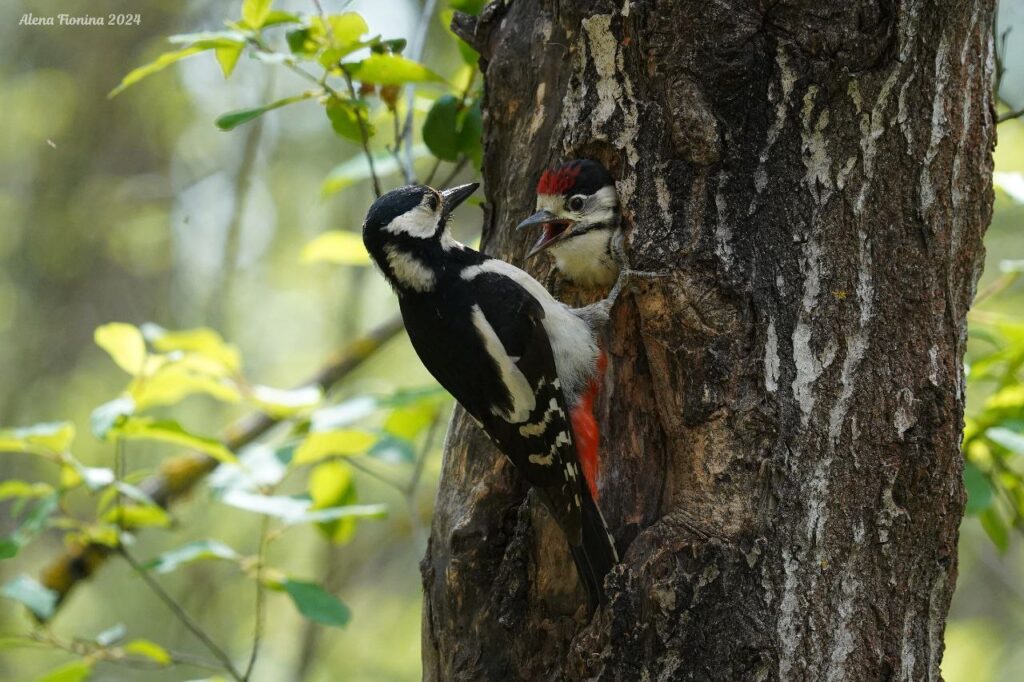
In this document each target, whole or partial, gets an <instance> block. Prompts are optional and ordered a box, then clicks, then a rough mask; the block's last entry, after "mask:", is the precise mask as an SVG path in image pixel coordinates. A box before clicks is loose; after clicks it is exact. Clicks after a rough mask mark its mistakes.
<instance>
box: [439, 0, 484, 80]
mask: <svg viewBox="0 0 1024 682" xmlns="http://www.w3.org/2000/svg"><path fill="white" fill-rule="evenodd" d="M456 9H459V8H458V7H455V6H454V5H452V9H447V10H444V11H442V12H440V13H439V14H438V15H437V18H438V19H440V21H441V23H442V24H443V25H444V29H445V31H446V32H447V33H448V35H450V36H451V38H452V40H454V41H455V46H456V47H458V48H459V55H460V56H461V57H462V61H463V62H464V63H465V64H467V65H468V66H472V67H474V68H476V65H477V64H479V63H480V53H479V52H477V51H476V50H475V49H473V46H472V45H470V44H469V43H467V42H466V41H465V40H463V39H462V38H460V37H459V36H458V35H456V33H455V31H453V30H452V18H453V17H454V16H455V10H456ZM463 11H465V10H463ZM472 14H476V12H472Z"/></svg>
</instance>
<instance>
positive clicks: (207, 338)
mask: <svg viewBox="0 0 1024 682" xmlns="http://www.w3.org/2000/svg"><path fill="white" fill-rule="evenodd" d="M142 335H143V336H144V337H145V338H146V340H147V341H149V342H150V343H151V344H152V345H153V348H155V349H157V350H158V351H160V352H161V353H171V352H173V351H184V352H188V353H196V354H197V355H201V356H203V357H204V358H208V359H210V360H212V361H213V362H215V363H217V364H219V365H221V366H223V367H224V369H225V370H226V371H227V372H228V373H233V372H238V371H239V370H241V368H242V355H241V353H239V351H238V346H236V345H234V344H233V343H227V342H226V341H225V340H224V338H223V337H222V336H221V335H220V334H218V333H217V332H216V331H214V330H213V329H210V328H209V327H196V328H194V329H183V330H181V331H169V330H167V329H164V328H163V327H161V326H160V325H158V324H153V323H152V322H147V323H146V324H144V325H142Z"/></svg>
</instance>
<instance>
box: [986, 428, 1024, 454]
mask: <svg viewBox="0 0 1024 682" xmlns="http://www.w3.org/2000/svg"><path fill="white" fill-rule="evenodd" d="M985 437H986V438H988V439H989V440H990V441H992V442H993V443H998V444H999V445H1001V446H1003V447H1004V448H1006V449H1007V450H1009V451H1010V452H1012V453H1014V454H1018V455H1024V434H1020V433H1017V432H1015V431H1011V430H1010V429H1007V428H1003V427H1001V426H997V427H994V428H991V429H988V430H987V431H985Z"/></svg>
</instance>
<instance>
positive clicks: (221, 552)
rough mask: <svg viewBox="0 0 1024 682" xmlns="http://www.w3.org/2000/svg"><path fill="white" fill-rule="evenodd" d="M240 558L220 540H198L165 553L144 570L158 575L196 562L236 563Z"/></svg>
mask: <svg viewBox="0 0 1024 682" xmlns="http://www.w3.org/2000/svg"><path fill="white" fill-rule="evenodd" d="M238 558H239V554H238V552H236V551H235V550H234V549H232V548H231V547H228V546H227V545H225V544H224V543H223V542H220V541H219V540H197V541H195V542H190V543H188V544H187V545H182V546H181V547H178V548H177V549H174V550H171V551H170V552H164V553H163V554H161V555H160V556H158V557H156V558H155V559H153V560H151V561H149V562H147V563H146V564H145V566H144V568H146V569H147V570H152V571H155V572H156V573H170V572H171V571H174V570H176V569H178V568H179V567H181V566H184V565H185V564H190V563H192V562H195V561H205V560H207V559H228V560H231V561H234V560H236V559H238Z"/></svg>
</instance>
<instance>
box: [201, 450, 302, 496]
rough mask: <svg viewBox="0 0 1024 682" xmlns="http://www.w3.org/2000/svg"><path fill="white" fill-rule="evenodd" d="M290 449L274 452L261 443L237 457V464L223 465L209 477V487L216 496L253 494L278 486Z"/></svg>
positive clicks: (288, 459)
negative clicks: (237, 492) (234, 491)
mask: <svg viewBox="0 0 1024 682" xmlns="http://www.w3.org/2000/svg"><path fill="white" fill-rule="evenodd" d="M290 449H291V448H290V446H287V445H286V446H283V447H279V448H273V447H270V446H268V445H264V444H261V443H258V444H255V445H250V446H248V447H246V448H245V449H244V450H242V451H241V452H240V453H239V454H238V461H239V463H238V464H222V465H221V466H219V467H217V469H216V470H215V471H214V472H213V473H211V474H210V476H209V479H208V485H209V486H210V489H211V490H213V491H215V492H223V491H224V490H230V489H233V488H238V489H240V490H256V489H258V488H260V487H261V486H272V485H277V484H278V483H280V482H281V479H283V478H284V476H285V474H286V473H287V463H288V462H289V461H290V460H291V452H290Z"/></svg>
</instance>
